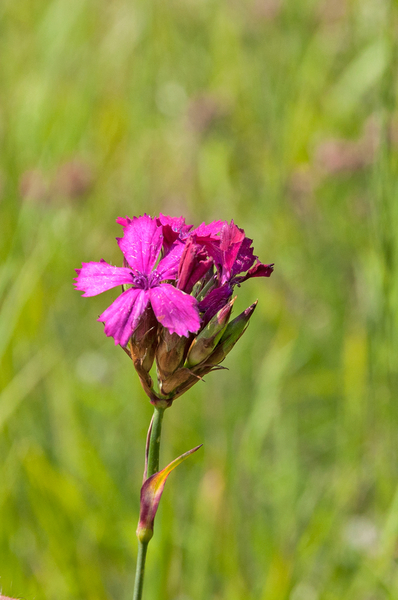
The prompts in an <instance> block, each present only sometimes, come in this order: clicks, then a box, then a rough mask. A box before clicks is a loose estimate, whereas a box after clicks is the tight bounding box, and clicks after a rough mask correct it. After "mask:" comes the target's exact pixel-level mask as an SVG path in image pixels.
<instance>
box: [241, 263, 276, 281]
mask: <svg viewBox="0 0 398 600" xmlns="http://www.w3.org/2000/svg"><path fill="white" fill-rule="evenodd" d="M273 270H274V265H273V264H272V265H265V264H263V263H261V262H258V263H257V264H255V265H254V267H252V268H251V269H250V270H249V271H248V272H247V273H246V275H242V276H240V277H234V279H233V282H234V283H237V284H240V283H243V282H244V281H246V280H247V279H250V278H251V277H269V276H270V275H271V273H272V271H273Z"/></svg>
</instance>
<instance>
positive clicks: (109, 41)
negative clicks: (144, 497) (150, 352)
mask: <svg viewBox="0 0 398 600" xmlns="http://www.w3.org/2000/svg"><path fill="white" fill-rule="evenodd" d="M396 11H397V9H396V2H388V1H387V0H385V1H384V0H361V1H359V0H334V1H333V2H331V1H330V0H329V1H328V0H325V1H323V0H321V1H319V2H316V1H314V0H297V1H295V2H289V1H288V0H285V1H284V2H283V0H225V1H222V0H169V1H167V2H165V1H164V0H136V1H133V0H130V1H129V0H108V1H104V0H35V2H31V1H30V0H2V2H1V4H0V82H1V83H0V139H1V163H0V165H1V166H0V197H1V200H0V222H1V236H0V255H1V270H0V303H1V313H0V390H1V391H0V590H2V591H3V593H4V594H6V595H10V596H15V597H23V598H25V599H28V600H30V599H35V600H44V599H46V600H53V599H54V600H83V599H84V600H102V599H107V600H108V599H112V600H128V599H130V598H131V597H132V587H133V579H134V569H135V558H136V547H137V546H136V538H135V528H136V524H137V518H138V508H139V506H138V497H139V487H140V484H141V478H142V471H143V452H144V442H145V435H146V429H147V427H148V424H149V420H150V417H151V407H150V405H149V402H148V401H147V399H146V397H145V396H144V394H143V393H142V391H141V388H140V386H139V383H138V379H137V376H136V374H135V372H134V371H133V369H132V366H131V364H130V362H129V360H128V358H127V357H126V355H125V354H124V353H123V352H122V351H121V350H120V348H117V347H115V346H114V345H113V340H112V339H108V338H106V337H105V336H104V334H103V330H102V325H101V324H100V323H97V322H96V318H97V316H98V315H99V314H100V313H101V312H102V311H103V310H104V309H105V308H106V307H107V306H108V305H109V304H110V303H111V301H112V300H113V299H114V298H115V297H116V293H115V291H110V292H107V293H106V294H104V295H101V296H98V297H95V298H89V299H84V298H81V297H80V293H79V292H76V291H74V290H73V286H72V277H73V276H74V268H76V267H79V266H80V264H81V262H82V261H90V260H94V261H98V260H99V259H100V258H101V257H102V258H104V259H106V260H107V261H109V262H112V263H113V264H120V260H121V254H120V251H119V250H118V247H117V244H116V242H115V239H114V238H115V237H116V236H118V235H120V234H121V228H120V227H119V226H118V225H116V223H115V219H116V217H118V216H125V215H126V214H127V215H129V216H130V217H132V216H133V215H139V214H142V213H144V212H147V213H150V214H158V213H159V212H163V213H166V214H171V215H174V216H180V215H181V214H183V215H185V216H186V218H187V221H188V222H189V223H194V224H195V225H197V224H199V223H200V222H202V221H206V222H209V221H211V220H213V219H228V220H229V219H231V218H233V219H234V220H235V222H236V223H237V224H238V225H239V226H240V227H243V228H244V229H245V231H246V234H247V235H248V236H250V237H251V238H253V239H254V241H255V249H256V253H257V254H258V255H259V256H260V258H261V260H262V261H264V262H275V272H274V274H273V275H272V277H271V278H270V279H269V280H268V279H267V280H265V279H264V280H251V281H249V282H247V283H246V284H245V285H244V286H243V287H242V288H241V289H240V290H239V297H238V301H237V303H236V305H235V314H238V312H240V311H241V310H243V309H244V308H246V306H248V305H249V304H251V303H252V302H253V301H254V300H255V299H256V298H258V299H259V304H258V308H257V310H256V312H255V314H254V317H253V319H252V323H251V325H250V327H249V329H248V332H247V333H246V334H245V336H244V337H243V338H242V340H241V341H240V342H239V344H238V345H237V346H236V348H235V349H234V352H233V353H232V354H231V355H230V356H229V357H228V358H227V360H226V361H225V363H224V365H225V366H226V367H228V368H229V371H223V372H219V373H212V374H210V375H208V376H207V377H206V382H205V383H199V384H198V385H196V386H195V387H194V388H193V389H192V390H191V391H190V392H188V394H187V395H186V396H185V397H184V398H181V399H180V400H178V401H176V403H175V405H174V406H173V407H172V409H171V410H168V411H167V412H166V415H165V423H164V438H163V447H162V455H161V464H162V465H166V464H167V462H169V461H170V460H171V459H173V458H174V457H175V456H177V455H179V454H181V453H182V452H184V451H186V450H188V449H189V448H191V447H193V446H195V445H197V444H200V443H203V444H204V446H203V449H202V450H200V452H198V453H197V454H195V455H194V456H193V457H192V458H191V459H190V460H189V461H187V462H186V463H184V465H182V466H181V467H179V469H178V470H177V471H176V472H174V473H173V474H172V476H171V477H170V480H169V482H168V483H167V486H166V491H165V494H164V497H163V499H162V503H161V506H160V510H159V514H158V517H157V521H156V528H155V537H154V540H153V541H152V542H151V544H150V547H149V553H148V565H147V578H146V583H145V598H146V599H148V600H149V599H155V598H156V599H157V600H203V599H208V598H211V599H212V600H335V599H336V600H337V599H338V600H344V599H347V600H382V599H387V598H390V599H396V598H397V597H398V571H397V566H396V561H397V559H398V546H397V533H398V487H397V484H398V443H397V438H398V405H397V391H398V347H397V346H398V323H397V309H398V277H397V276H398V265H397V259H398V242H397V231H398V204H397V182H398V179H397V174H398V119H397V112H396V92H397V73H398V71H397V56H398V50H397V32H398V27H397V13H396Z"/></svg>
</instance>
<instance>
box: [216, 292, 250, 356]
mask: <svg viewBox="0 0 398 600" xmlns="http://www.w3.org/2000/svg"><path fill="white" fill-rule="evenodd" d="M256 306H257V300H256V302H254V303H253V304H252V305H251V306H249V308H246V310H244V311H243V312H242V313H241V314H240V315H239V316H237V317H236V318H235V319H233V321H231V322H230V323H228V325H227V327H226V329H225V331H224V333H223V335H222V337H221V339H220V341H219V342H218V345H217V347H216V349H215V350H214V352H213V353H212V354H211V355H210V356H209V358H208V359H207V360H206V365H218V364H219V363H220V362H221V361H223V360H224V358H225V357H226V356H227V354H228V353H229V352H231V350H232V348H233V347H234V346H235V344H236V342H237V341H238V340H239V338H240V337H241V336H242V335H243V334H244V333H245V331H246V329H247V327H248V325H249V320H250V317H251V316H252V314H253V312H254V309H255V308H256Z"/></svg>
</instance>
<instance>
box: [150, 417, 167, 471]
mask: <svg viewBox="0 0 398 600" xmlns="http://www.w3.org/2000/svg"><path fill="white" fill-rule="evenodd" d="M164 411H165V409H164V408H158V407H157V406H155V410H154V413H153V420H152V430H151V436H150V438H149V448H148V472H147V478H148V477H151V475H153V474H154V473H157V472H158V471H159V451H160V436H161V433H162V421H163V413H164Z"/></svg>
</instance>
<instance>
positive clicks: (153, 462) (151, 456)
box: [133, 406, 165, 600]
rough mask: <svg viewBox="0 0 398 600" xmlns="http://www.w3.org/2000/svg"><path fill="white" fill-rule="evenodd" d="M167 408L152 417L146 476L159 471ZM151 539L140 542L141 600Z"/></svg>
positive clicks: (137, 596) (138, 587)
mask: <svg viewBox="0 0 398 600" xmlns="http://www.w3.org/2000/svg"><path fill="white" fill-rule="evenodd" d="M164 411H165V409H164V408H159V407H157V406H155V410H154V413H153V419H152V427H151V433H150V437H149V445H148V463H147V473H146V477H147V479H148V477H151V476H152V475H154V474H155V473H157V472H158V471H159V452H160V437H161V434H162V421H163V413H164ZM148 544H149V540H148V541H146V542H140V541H139V542H138V555H137V568H136V572H135V583H134V596H133V600H141V598H142V589H143V587H144V575H145V559H146V553H147V549H148Z"/></svg>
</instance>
